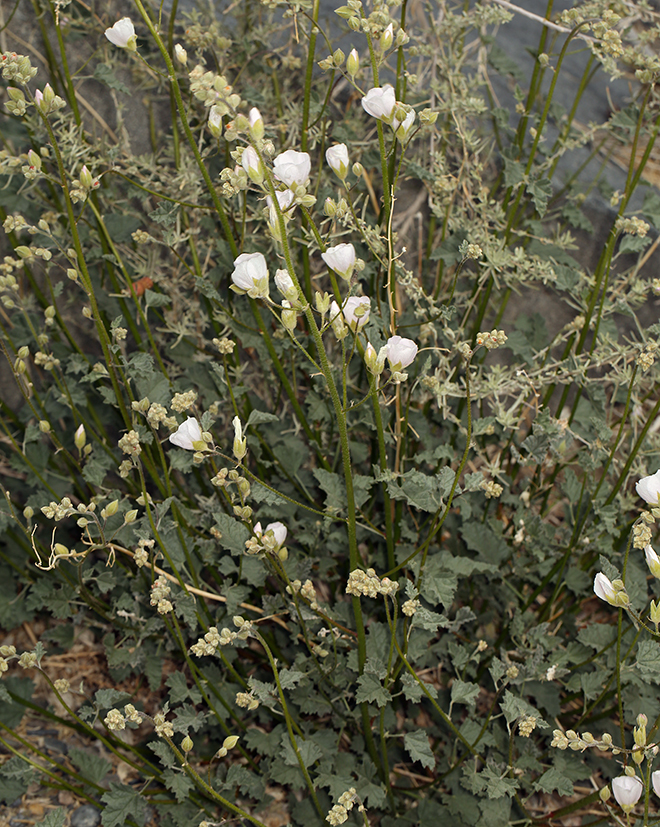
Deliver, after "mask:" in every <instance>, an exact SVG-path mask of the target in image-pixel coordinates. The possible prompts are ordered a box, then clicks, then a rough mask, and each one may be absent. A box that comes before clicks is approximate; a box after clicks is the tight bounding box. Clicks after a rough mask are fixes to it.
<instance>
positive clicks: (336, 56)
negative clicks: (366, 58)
mask: <svg viewBox="0 0 660 827" xmlns="http://www.w3.org/2000/svg"><path fill="white" fill-rule="evenodd" d="M345 59H346V55H345V54H344V53H343V52H342V50H341V49H335V51H334V52H333V54H332V62H333V63H334V64H335V66H341V65H342V64H343V62H344V60H345Z"/></svg>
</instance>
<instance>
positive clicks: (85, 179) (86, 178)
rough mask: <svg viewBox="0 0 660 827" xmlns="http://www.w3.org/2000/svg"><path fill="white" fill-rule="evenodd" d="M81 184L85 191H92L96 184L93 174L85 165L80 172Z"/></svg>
mask: <svg viewBox="0 0 660 827" xmlns="http://www.w3.org/2000/svg"><path fill="white" fill-rule="evenodd" d="M80 183H81V184H82V186H83V187H85V189H88V190H91V188H92V185H93V184H94V178H93V177H92V173H91V172H90V171H89V170H88V169H87V166H86V165H84V164H83V168H82V169H81V170H80Z"/></svg>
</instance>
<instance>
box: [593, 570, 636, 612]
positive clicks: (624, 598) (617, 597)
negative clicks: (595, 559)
mask: <svg viewBox="0 0 660 827" xmlns="http://www.w3.org/2000/svg"><path fill="white" fill-rule="evenodd" d="M594 593H595V595H596V597H600V599H601V600H604V601H605V602H606V603H609V604H610V606H627V605H628V603H629V602H630V601H629V598H628V595H627V593H626V590H625V587H624V585H623V583H622V582H621V580H615V581H614V582H612V581H611V580H610V579H609V578H608V577H606V576H605V575H604V574H603V573H602V571H599V572H598V574H597V575H596V576H595V577H594Z"/></svg>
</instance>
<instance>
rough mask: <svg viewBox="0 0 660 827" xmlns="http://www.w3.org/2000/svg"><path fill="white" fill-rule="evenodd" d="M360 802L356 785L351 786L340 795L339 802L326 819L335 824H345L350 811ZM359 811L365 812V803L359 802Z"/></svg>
mask: <svg viewBox="0 0 660 827" xmlns="http://www.w3.org/2000/svg"><path fill="white" fill-rule="evenodd" d="M358 802H359V799H358V796H357V791H356V789H355V787H351V788H350V789H349V790H347V791H346V792H345V793H342V794H341V795H340V796H339V800H338V802H337V804H335V806H334V807H333V808H332V809H331V810H330V811H329V813H328V815H327V816H326V817H325V820H326V821H327V822H328V823H329V824H331V825H333V827H335V825H338V824H343V823H344V822H345V821H346V820H347V819H348V814H349V812H350V811H351V810H352V809H353V807H354V806H355V804H356V803H358ZM358 811H359V812H361V813H363V812H364V805H363V804H359V806H358Z"/></svg>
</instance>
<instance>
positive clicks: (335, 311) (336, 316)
mask: <svg viewBox="0 0 660 827" xmlns="http://www.w3.org/2000/svg"><path fill="white" fill-rule="evenodd" d="M316 295H317V296H319V295H320V294H319V293H317V294H316ZM327 295H328V294H327V293H326V296H327ZM329 313H330V319H329V321H330V324H331V325H332V329H333V330H334V332H335V336H336V337H337V338H338V339H344V338H345V337H346V336H348V328H347V327H346V325H345V324H344V317H343V316H342V312H341V310H340V309H339V305H338V304H337V302H335V301H333V302H332V303H331V304H330V311H329Z"/></svg>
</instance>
